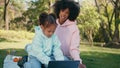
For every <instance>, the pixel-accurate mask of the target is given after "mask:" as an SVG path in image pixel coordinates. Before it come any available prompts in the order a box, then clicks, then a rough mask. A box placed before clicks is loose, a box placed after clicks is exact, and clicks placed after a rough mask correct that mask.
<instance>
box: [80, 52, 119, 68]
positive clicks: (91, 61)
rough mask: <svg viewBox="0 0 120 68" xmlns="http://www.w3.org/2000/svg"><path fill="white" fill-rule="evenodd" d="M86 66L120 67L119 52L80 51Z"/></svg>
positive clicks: (89, 67)
mask: <svg viewBox="0 0 120 68" xmlns="http://www.w3.org/2000/svg"><path fill="white" fill-rule="evenodd" d="M81 58H82V60H83V63H84V64H85V65H86V67H87V68H120V60H119V59H120V54H112V53H104V52H85V51H83V52H81Z"/></svg>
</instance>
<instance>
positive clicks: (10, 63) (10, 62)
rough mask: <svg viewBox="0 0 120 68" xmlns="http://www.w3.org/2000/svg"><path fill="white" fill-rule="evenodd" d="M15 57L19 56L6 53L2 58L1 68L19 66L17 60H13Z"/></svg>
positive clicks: (17, 67)
mask: <svg viewBox="0 0 120 68" xmlns="http://www.w3.org/2000/svg"><path fill="white" fill-rule="evenodd" d="M15 57H20V56H13V55H7V56H6V57H5V59H4V64H3V68H20V67H19V66H18V65H17V62H14V61H13V59H14V58H15Z"/></svg>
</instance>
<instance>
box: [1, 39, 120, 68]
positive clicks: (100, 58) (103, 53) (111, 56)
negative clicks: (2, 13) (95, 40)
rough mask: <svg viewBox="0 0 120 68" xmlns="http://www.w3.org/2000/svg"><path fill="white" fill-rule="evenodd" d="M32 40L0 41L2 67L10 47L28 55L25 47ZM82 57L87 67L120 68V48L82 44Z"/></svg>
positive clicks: (20, 54) (20, 53) (19, 53)
mask: <svg viewBox="0 0 120 68" xmlns="http://www.w3.org/2000/svg"><path fill="white" fill-rule="evenodd" d="M30 42H31V41H28V40H20V41H7V40H3V41H0V68H3V60H4V58H5V56H6V54H7V51H8V50H9V49H15V50H16V55H18V56H23V55H26V52H25V51H24V49H23V48H24V47H25V45H26V44H27V43H30ZM80 50H81V58H82V60H83V63H84V64H86V66H87V68H120V49H112V48H104V47H98V46H92V47H90V46H89V45H81V46H80Z"/></svg>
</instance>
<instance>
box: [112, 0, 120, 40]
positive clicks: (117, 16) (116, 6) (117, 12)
mask: <svg viewBox="0 0 120 68" xmlns="http://www.w3.org/2000/svg"><path fill="white" fill-rule="evenodd" d="M114 4H115V8H114V10H115V31H114V36H113V41H114V42H119V21H118V20H119V15H120V13H119V12H120V11H119V8H120V5H119V0H116V2H114Z"/></svg>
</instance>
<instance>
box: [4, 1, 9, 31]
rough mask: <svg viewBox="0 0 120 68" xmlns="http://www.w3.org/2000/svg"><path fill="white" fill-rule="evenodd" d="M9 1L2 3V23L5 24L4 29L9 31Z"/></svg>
mask: <svg viewBox="0 0 120 68" xmlns="http://www.w3.org/2000/svg"><path fill="white" fill-rule="evenodd" d="M9 1H10V0H5V1H4V22H5V29H6V30H9V23H8V18H7V7H8V4H9Z"/></svg>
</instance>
